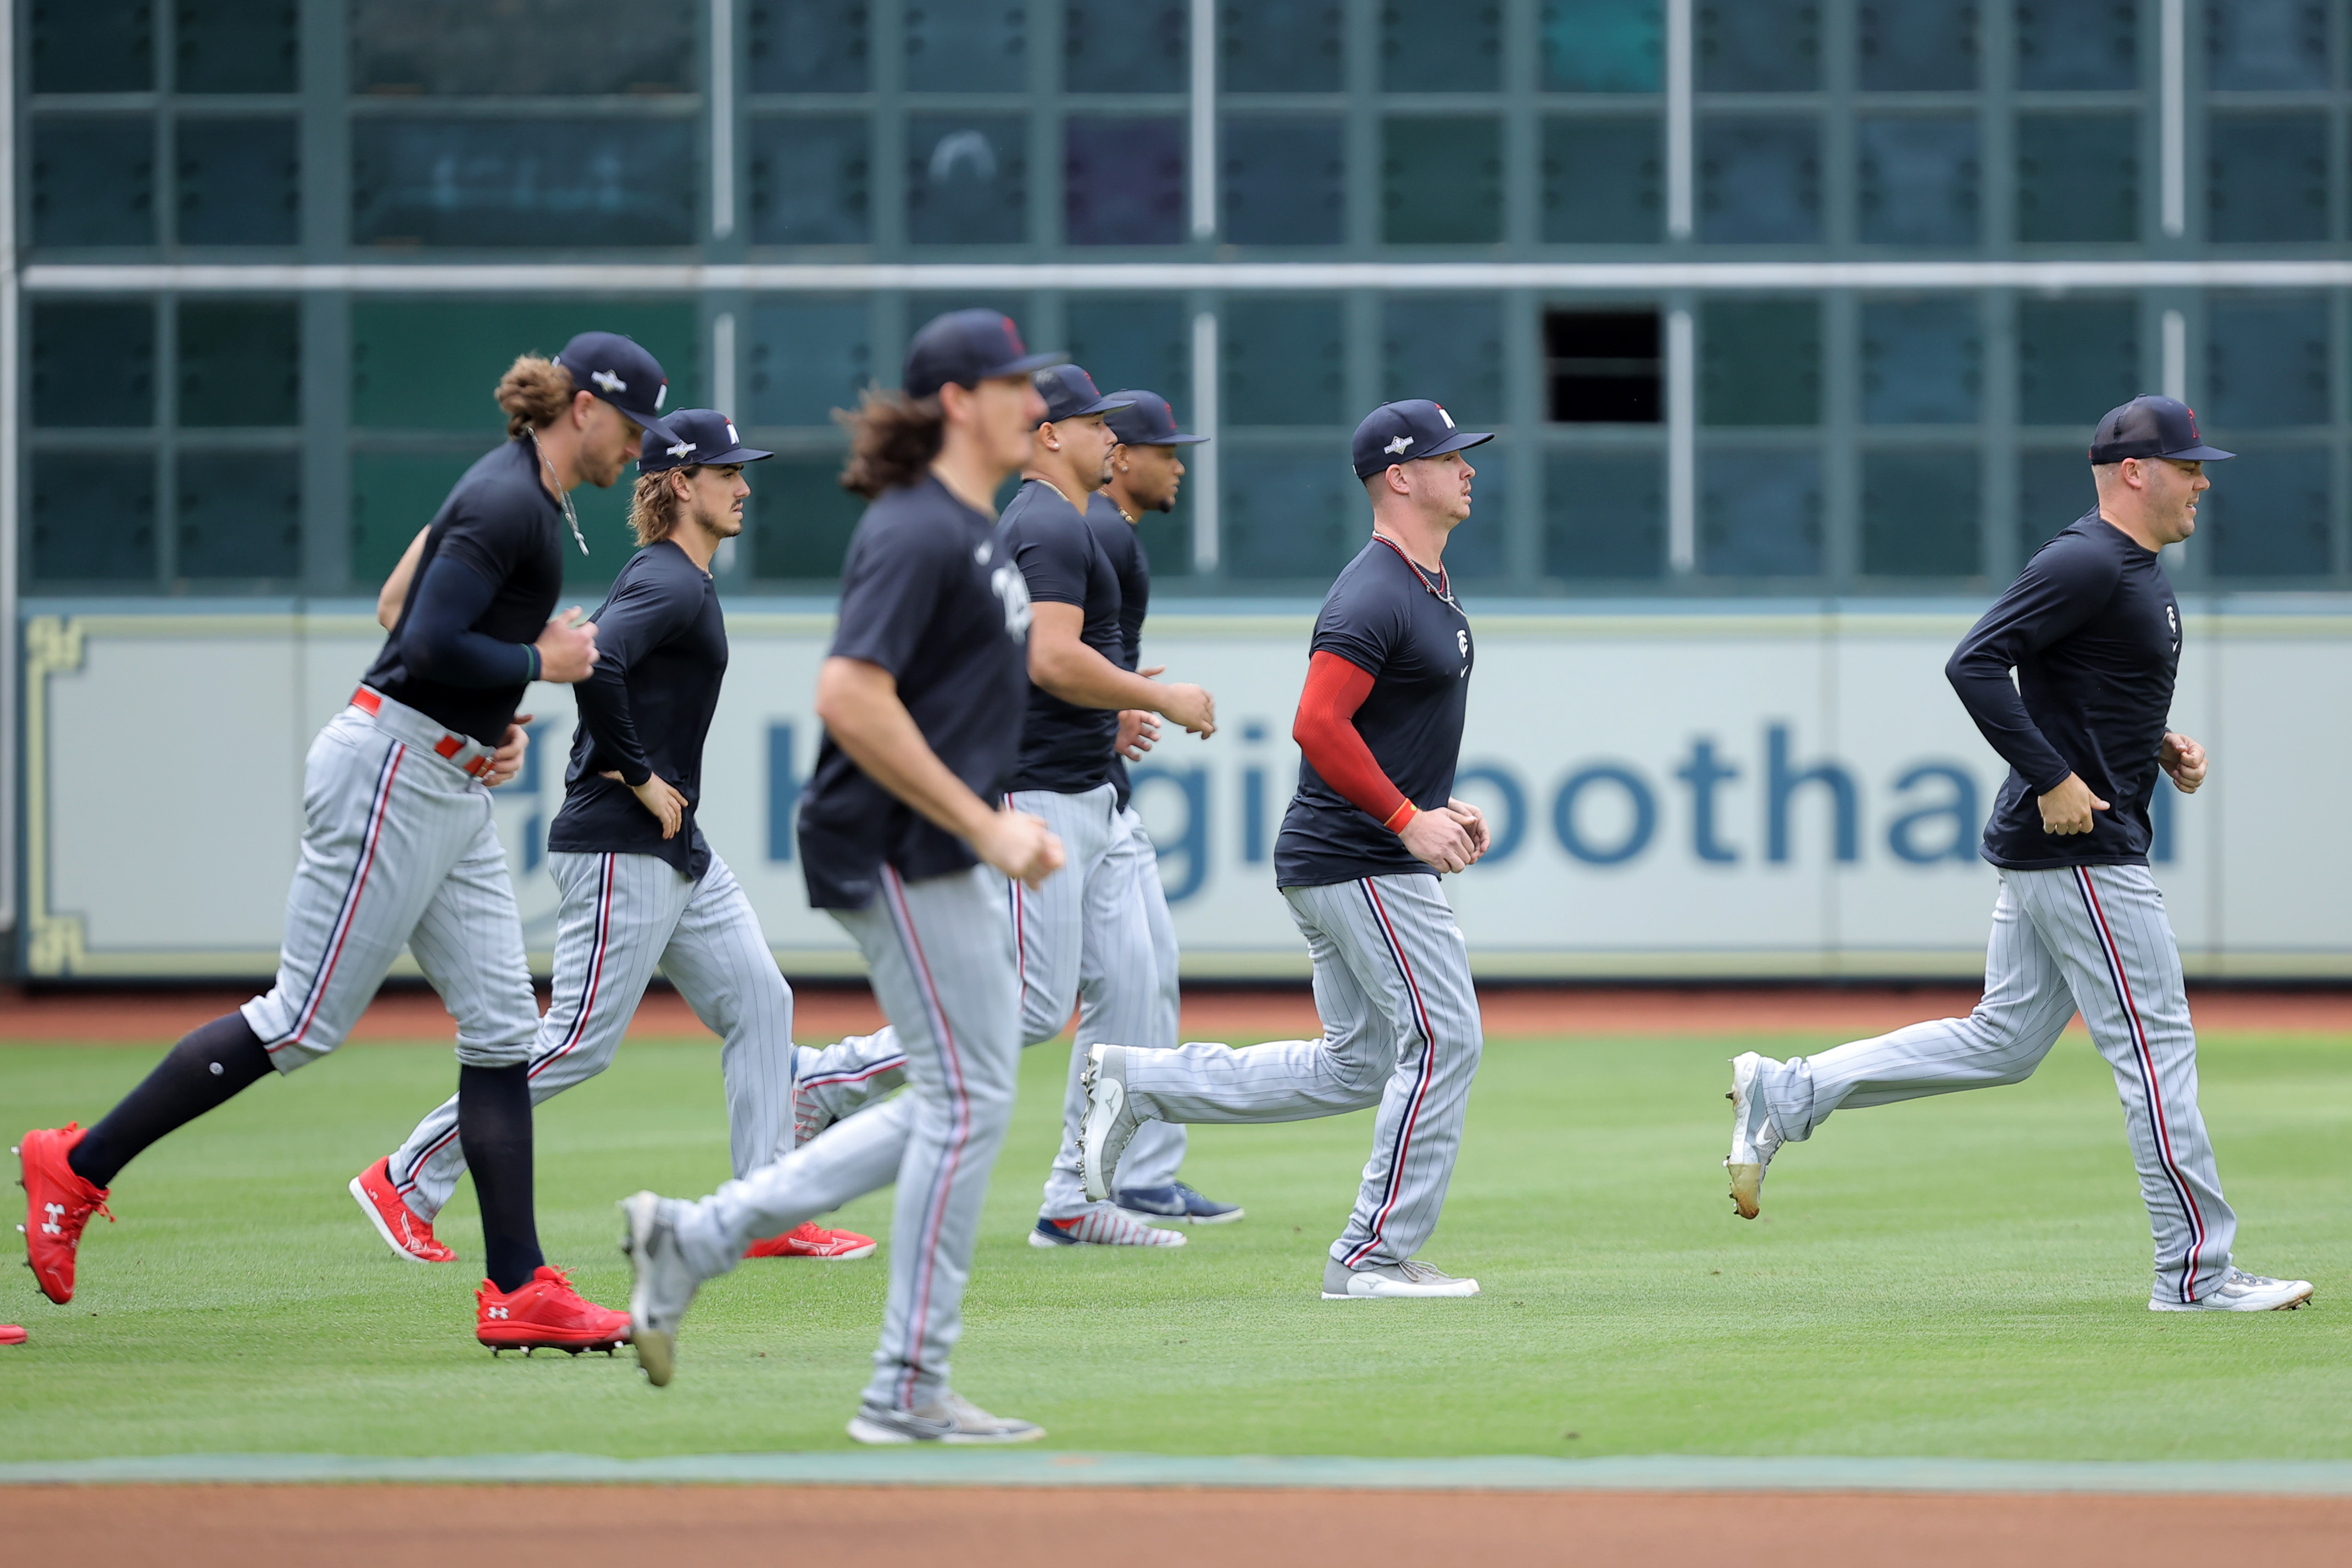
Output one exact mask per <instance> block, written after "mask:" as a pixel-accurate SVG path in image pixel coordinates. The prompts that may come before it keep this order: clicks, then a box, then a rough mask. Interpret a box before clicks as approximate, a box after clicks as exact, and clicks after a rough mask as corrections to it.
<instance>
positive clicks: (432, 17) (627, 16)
mask: <svg viewBox="0 0 2352 1568" xmlns="http://www.w3.org/2000/svg"><path fill="white" fill-rule="evenodd" d="M346 15H348V16H349V17H350V18H351V40H352V91H354V92H386V93H420V92H421V93H430V94H436V95H438V94H449V93H465V94H471V93H514V94H522V95H527V96H530V97H541V96H553V97H566V96H573V95H582V94H592V93H618V92H693V91H695V90H697V89H698V86H699V85H700V84H699V82H698V75H699V73H698V71H697V69H696V68H695V57H696V55H697V53H698V49H697V37H696V31H697V28H696V24H697V22H698V17H699V8H698V7H697V6H692V5H645V4H642V0H499V3H498V4H496V5H484V4H482V0H398V3H397V4H373V5H352V6H351V7H350V8H349V10H348V12H347V13H346Z"/></svg>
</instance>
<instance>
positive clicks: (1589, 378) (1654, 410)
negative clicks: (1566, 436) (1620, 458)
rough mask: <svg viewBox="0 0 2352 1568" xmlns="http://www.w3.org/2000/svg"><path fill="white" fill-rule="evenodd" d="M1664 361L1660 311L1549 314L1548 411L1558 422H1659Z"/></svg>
mask: <svg viewBox="0 0 2352 1568" xmlns="http://www.w3.org/2000/svg"><path fill="white" fill-rule="evenodd" d="M1661 365H1662V362H1661V360H1660V356H1659V352H1658V312H1657V311H1655V310H1549V311H1547V312H1545V314H1544V379H1545V383H1546V388H1545V391H1546V397H1545V405H1546V408H1545V413H1546V416H1547V417H1548V418H1549V419H1550V420H1552V421H1553V422H1554V423H1555V424H1561V425H1655V424H1657V423H1658V422H1659V421H1660V419H1662V418H1663V417H1664V413H1663V411H1662V409H1661V406H1660V405H1661V401H1662V400H1661V398H1660V396H1659V392H1660V388H1661V384H1662V383H1663V382H1664V375H1663V374H1661Z"/></svg>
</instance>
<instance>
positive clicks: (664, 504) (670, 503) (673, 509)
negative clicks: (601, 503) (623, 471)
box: [629, 463, 702, 544]
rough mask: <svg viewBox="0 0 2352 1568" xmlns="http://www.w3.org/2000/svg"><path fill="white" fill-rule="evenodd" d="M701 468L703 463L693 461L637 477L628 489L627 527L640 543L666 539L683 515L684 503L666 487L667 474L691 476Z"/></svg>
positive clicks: (675, 492) (653, 542)
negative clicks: (633, 487) (682, 466)
mask: <svg viewBox="0 0 2352 1568" xmlns="http://www.w3.org/2000/svg"><path fill="white" fill-rule="evenodd" d="M701 471H702V465H701V464H700V463H693V464H689V465H688V466H687V467H686V468H663V469H660V470H658V471H656V472H654V473H650V474H639V475H638V476H637V483H636V487H635V489H632V490H630V492H629V530H630V531H631V532H633V533H635V535H636V536H637V542H638V543H639V544H658V543H660V542H662V541H663V540H665V539H667V538H668V537H669V536H670V535H671V534H673V533H676V532H677V520H678V519H679V518H681V517H683V516H685V515H686V502H684V501H682V500H678V497H677V491H676V490H674V489H670V488H669V477H670V475H672V474H684V475H686V476H687V477H688V478H689V479H691V478H692V477H693V476H695V475H696V474H698V473H700V472H701Z"/></svg>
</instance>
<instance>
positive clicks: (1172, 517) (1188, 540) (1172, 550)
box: [1135, 458, 1192, 579]
mask: <svg viewBox="0 0 2352 1568" xmlns="http://www.w3.org/2000/svg"><path fill="white" fill-rule="evenodd" d="M1177 460H1178V461H1179V462H1181V461H1182V460H1183V459H1181V458H1179V459H1177ZM1191 483H1192V480H1191V479H1179V480H1178V481H1177V484H1178V489H1177V492H1176V505H1175V508H1174V509H1173V510H1170V511H1150V512H1146V513H1144V514H1143V517H1142V519H1141V521H1139V522H1137V523H1136V525H1135V537H1136V542H1138V543H1139V544H1141V545H1142V546H1143V553H1144V554H1145V556H1146V557H1147V558H1149V561H1150V566H1151V575H1152V577H1153V578H1154V579H1165V578H1170V577H1189V576H1191V575H1192V498H1191V496H1190V495H1189V494H1187V493H1186V491H1185V490H1184V489H1182V487H1183V486H1185V485H1188V484H1191Z"/></svg>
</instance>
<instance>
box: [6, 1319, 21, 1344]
mask: <svg viewBox="0 0 2352 1568" xmlns="http://www.w3.org/2000/svg"><path fill="white" fill-rule="evenodd" d="M24 1342H25V1330H24V1327H23V1325H22V1324H18V1323H0V1345H21V1344H23V1343H24Z"/></svg>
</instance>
